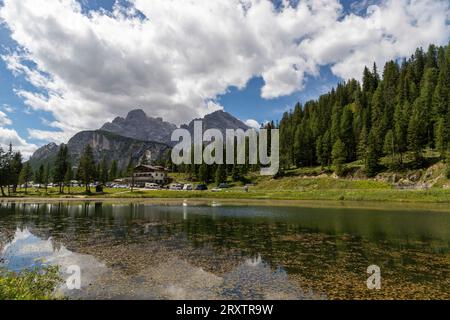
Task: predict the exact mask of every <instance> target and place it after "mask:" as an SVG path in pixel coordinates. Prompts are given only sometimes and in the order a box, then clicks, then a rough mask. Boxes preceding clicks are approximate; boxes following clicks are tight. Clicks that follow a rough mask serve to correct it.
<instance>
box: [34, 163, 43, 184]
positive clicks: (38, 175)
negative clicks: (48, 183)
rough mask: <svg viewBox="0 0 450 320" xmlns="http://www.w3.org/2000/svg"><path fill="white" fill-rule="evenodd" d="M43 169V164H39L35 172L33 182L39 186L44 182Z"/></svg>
mask: <svg viewBox="0 0 450 320" xmlns="http://www.w3.org/2000/svg"><path fill="white" fill-rule="evenodd" d="M44 171H45V169H44V165H43V164H41V165H40V166H39V168H38V169H37V170H36V173H35V178H34V182H35V183H37V184H38V185H39V188H41V186H42V184H43V183H44Z"/></svg>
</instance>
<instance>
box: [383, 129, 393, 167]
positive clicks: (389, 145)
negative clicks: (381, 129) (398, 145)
mask: <svg viewBox="0 0 450 320" xmlns="http://www.w3.org/2000/svg"><path fill="white" fill-rule="evenodd" d="M383 151H384V153H385V154H386V155H387V156H388V157H389V158H390V159H391V161H390V166H391V168H394V166H395V141H394V133H393V132H392V130H389V131H388V132H387V134H386V137H385V138H384V145H383Z"/></svg>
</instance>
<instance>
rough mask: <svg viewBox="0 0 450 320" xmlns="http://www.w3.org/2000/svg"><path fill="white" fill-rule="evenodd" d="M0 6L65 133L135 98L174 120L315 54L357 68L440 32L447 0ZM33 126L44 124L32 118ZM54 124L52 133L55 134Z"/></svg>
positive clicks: (284, 75) (7, 1) (292, 83)
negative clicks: (357, 4) (350, 9)
mask: <svg viewBox="0 0 450 320" xmlns="http://www.w3.org/2000/svg"><path fill="white" fill-rule="evenodd" d="M3 2H4V4H3V7H2V8H1V9H0V18H1V19H2V20H3V22H4V23H5V25H6V26H8V27H9V29H10V30H11V33H12V38H13V39H14V40H15V41H16V42H17V43H18V44H19V45H20V49H19V50H17V51H16V52H13V53H10V54H7V55H5V56H3V59H4V60H5V61H6V63H7V65H8V67H9V69H10V70H11V71H13V72H14V73H16V74H22V75H24V76H25V77H26V79H27V80H28V81H29V82H30V83H31V84H32V85H34V86H35V87H37V88H39V91H38V92H36V91H29V90H25V89H18V90H17V92H16V93H17V94H18V95H19V96H20V97H22V99H23V100H24V102H25V103H26V104H27V105H28V106H29V107H30V108H31V109H34V110H44V111H48V112H51V113H52V114H53V116H54V118H55V123H54V124H55V127H56V128H58V129H60V130H62V131H63V133H64V137H67V136H69V135H70V134H72V133H74V132H76V131H79V130H82V129H92V128H97V127H99V126H100V125H101V124H103V123H104V122H105V121H107V120H111V119H112V118H114V117H115V116H117V115H123V114H125V113H126V112H127V111H129V110H131V109H134V108H136V107H140V108H143V109H144V110H145V111H146V112H147V113H148V114H149V115H151V116H158V117H163V118H164V119H166V120H169V121H173V122H175V123H182V122H186V121H188V120H190V119H192V118H194V117H199V116H203V115H205V114H206V113H209V112H211V111H214V110H217V109H220V108H221V106H220V105H218V104H217V103H216V102H215V100H216V98H217V97H218V95H220V94H223V93H225V92H226V91H227V88H228V87H230V86H236V87H238V88H241V89H242V88H244V87H245V86H246V83H247V82H248V80H249V79H251V78H252V77H254V76H261V77H262V78H263V79H264V82H265V84H264V86H263V88H262V90H261V96H262V97H263V98H266V99H271V98H276V97H280V96H284V95H289V94H292V93H293V92H295V91H298V90H302V88H303V86H304V83H305V81H307V78H308V77H313V76H317V75H318V73H319V69H320V66H324V65H331V67H332V71H333V73H334V74H335V75H337V76H339V77H342V78H344V79H345V78H350V77H354V78H360V75H361V71H362V69H363V67H364V66H365V65H371V64H372V62H373V61H376V62H377V63H379V64H382V63H383V62H384V61H386V60H388V59H393V58H399V57H405V56H408V55H410V54H411V53H412V52H413V51H414V49H415V48H416V47H418V46H427V45H428V44H429V43H435V44H444V43H446V42H447V41H448V39H449V34H450V29H449V26H448V25H447V21H448V19H449V18H450V14H449V12H450V10H449V3H448V1H447V0H416V1H412V0H386V1H382V2H380V3H379V4H373V3H374V2H373V1H366V2H365V4H366V5H367V6H368V8H367V9H365V7H364V8H358V10H357V11H358V13H357V14H356V13H350V14H344V11H343V7H342V5H341V4H340V3H339V1H338V0H303V1H300V2H299V3H298V4H296V5H291V4H290V2H289V1H283V2H282V5H281V7H280V8H275V7H274V5H273V3H272V2H271V1H268V0H215V1H203V0H191V1H173V0H164V1H163V0H160V1H147V0H130V1H129V2H130V5H129V6H126V7H124V6H121V5H119V4H116V6H115V9H114V11H113V12H106V11H89V12H88V13H86V11H85V10H82V7H81V5H80V3H79V2H77V1H75V0H52V1H48V0H21V1H16V0H4V1H3ZM30 135H31V136H32V137H34V138H36V137H41V138H45V137H46V135H49V133H45V132H42V131H37V130H30ZM64 137H63V136H62V135H61V136H60V138H64Z"/></svg>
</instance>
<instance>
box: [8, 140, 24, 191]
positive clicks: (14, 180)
mask: <svg viewBox="0 0 450 320" xmlns="http://www.w3.org/2000/svg"><path fill="white" fill-rule="evenodd" d="M10 154H13V156H12V159H11V164H10V166H9V167H10V170H11V171H10V178H9V183H10V185H12V188H13V192H16V191H17V185H18V184H19V175H20V172H21V171H22V168H23V163H22V154H21V153H20V152H16V153H13V152H12V146H11V145H10Z"/></svg>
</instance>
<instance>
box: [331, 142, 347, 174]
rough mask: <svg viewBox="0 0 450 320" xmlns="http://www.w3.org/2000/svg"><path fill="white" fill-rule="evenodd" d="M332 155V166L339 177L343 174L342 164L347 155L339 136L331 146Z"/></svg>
mask: <svg viewBox="0 0 450 320" xmlns="http://www.w3.org/2000/svg"><path fill="white" fill-rule="evenodd" d="M332 156H333V166H334V167H335V172H336V174H337V175H338V176H339V177H341V176H343V175H344V171H345V167H344V164H345V160H346V157H347V152H346V150H345V145H344V143H343V142H342V141H341V139H339V138H338V139H337V140H336V142H335V144H334V146H333V151H332Z"/></svg>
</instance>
